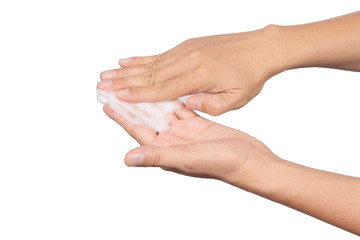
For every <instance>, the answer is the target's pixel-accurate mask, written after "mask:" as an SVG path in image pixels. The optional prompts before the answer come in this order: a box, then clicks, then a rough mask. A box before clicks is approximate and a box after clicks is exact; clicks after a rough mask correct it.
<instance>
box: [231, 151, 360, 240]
mask: <svg viewBox="0 0 360 240" xmlns="http://www.w3.org/2000/svg"><path fill="white" fill-rule="evenodd" d="M267 158H268V157H265V158H264V159H265V160H264V159H261V160H259V161H258V162H257V163H255V164H254V163H253V164H249V165H250V166H247V167H246V168H245V169H246V170H244V172H242V174H243V176H242V179H244V178H245V179H247V180H246V183H244V181H242V182H241V184H240V183H238V184H237V183H235V185H237V186H238V187H241V188H244V189H246V190H248V191H250V192H253V193H255V194H257V195H260V196H263V197H265V198H268V199H270V200H272V201H275V202H278V203H281V204H284V205H286V206H288V207H291V208H293V209H296V210H298V211H301V212H303V213H306V214H308V215H311V216H313V217H315V218H318V219H320V220H322V221H325V222H328V223H330V224H332V225H335V226H337V227H340V228H342V229H345V230H347V231H350V232H352V233H355V234H357V235H360V178H356V177H350V176H344V175H340V174H335V173H331V172H326V171H321V170H317V169H312V168H308V167H305V166H301V165H298V164H294V163H291V162H288V161H285V160H282V159H279V158H277V157H276V158H274V157H271V160H269V159H267Z"/></svg>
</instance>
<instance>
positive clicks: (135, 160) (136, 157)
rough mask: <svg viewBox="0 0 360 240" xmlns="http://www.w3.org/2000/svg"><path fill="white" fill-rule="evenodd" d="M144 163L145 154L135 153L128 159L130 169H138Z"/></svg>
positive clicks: (127, 163)
mask: <svg viewBox="0 0 360 240" xmlns="http://www.w3.org/2000/svg"><path fill="white" fill-rule="evenodd" d="M143 161H144V154H142V153H134V154H131V155H130V156H128V157H127V158H126V165H128V166H129V167H138V166H141V165H142V163H143Z"/></svg>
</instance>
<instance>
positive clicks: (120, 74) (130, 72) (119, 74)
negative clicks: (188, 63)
mask: <svg viewBox="0 0 360 240" xmlns="http://www.w3.org/2000/svg"><path fill="white" fill-rule="evenodd" d="M175 60H176V58H173V57H167V58H163V59H159V60H157V61H153V62H148V63H145V64H141V65H136V66H131V67H123V68H117V69H111V70H106V71H103V72H102V73H101V74H100V78H101V80H103V81H104V80H112V79H117V78H125V77H130V76H134V75H138V74H141V73H143V72H148V71H151V70H155V69H157V68H161V67H164V66H166V65H168V64H170V63H172V62H174V61H175Z"/></svg>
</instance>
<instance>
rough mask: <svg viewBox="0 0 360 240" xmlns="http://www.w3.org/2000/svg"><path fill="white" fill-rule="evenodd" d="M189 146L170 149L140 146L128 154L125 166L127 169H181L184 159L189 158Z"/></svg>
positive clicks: (190, 154)
mask: <svg viewBox="0 0 360 240" xmlns="http://www.w3.org/2000/svg"><path fill="white" fill-rule="evenodd" d="M189 146H190V145H176V146H170V147H153V146H142V147H138V148H135V149H133V150H131V151H130V152H128V153H127V154H126V156H125V164H126V165H127V166H129V167H165V168H176V169H181V168H182V164H183V162H184V161H185V159H189V158H191V156H192V155H193V154H192V152H193V151H192V150H191V147H189Z"/></svg>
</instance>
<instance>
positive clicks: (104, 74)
mask: <svg viewBox="0 0 360 240" xmlns="http://www.w3.org/2000/svg"><path fill="white" fill-rule="evenodd" d="M101 76H102V78H104V79H106V78H112V77H115V71H113V70H108V71H104V72H102V73H101Z"/></svg>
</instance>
